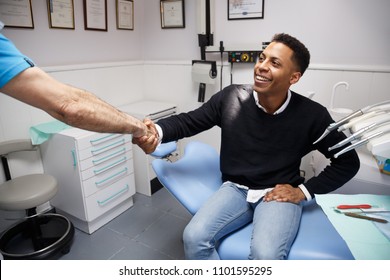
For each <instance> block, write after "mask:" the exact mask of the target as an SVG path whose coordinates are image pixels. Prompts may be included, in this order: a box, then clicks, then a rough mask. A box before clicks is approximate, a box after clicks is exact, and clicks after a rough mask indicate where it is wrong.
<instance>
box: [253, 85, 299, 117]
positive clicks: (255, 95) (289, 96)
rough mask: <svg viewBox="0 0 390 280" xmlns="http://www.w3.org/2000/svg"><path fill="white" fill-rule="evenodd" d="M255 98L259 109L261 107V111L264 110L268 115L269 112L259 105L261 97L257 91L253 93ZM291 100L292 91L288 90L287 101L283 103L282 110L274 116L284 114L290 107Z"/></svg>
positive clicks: (277, 111)
mask: <svg viewBox="0 0 390 280" xmlns="http://www.w3.org/2000/svg"><path fill="white" fill-rule="evenodd" d="M253 97H254V98H255V102H256V105H257V107H259V108H260V109H261V110H263V111H264V112H266V113H267V110H266V109H265V108H264V107H263V106H261V105H260V103H259V96H258V95H257V92H256V91H253ZM290 99H291V91H290V90H288V91H287V99H286V101H285V102H284V103H283V105H282V106H280V108H279V109H278V110H276V111H275V113H273V114H274V115H277V114H280V113H282V112H283V111H284V110H285V109H286V108H287V106H288V103H290Z"/></svg>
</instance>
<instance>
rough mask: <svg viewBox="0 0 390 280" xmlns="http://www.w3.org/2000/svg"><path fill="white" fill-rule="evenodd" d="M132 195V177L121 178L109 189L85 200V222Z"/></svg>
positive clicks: (133, 192) (133, 187)
mask: <svg viewBox="0 0 390 280" xmlns="http://www.w3.org/2000/svg"><path fill="white" fill-rule="evenodd" d="M134 194H135V185H134V177H133V175H129V176H126V177H125V178H122V179H121V180H119V181H118V182H116V183H114V184H112V185H111V186H110V187H108V188H105V189H103V190H101V191H99V192H97V193H95V194H93V195H91V196H90V197H88V198H86V201H85V203H86V220H87V221H88V222H90V221H93V220H94V219H96V218H97V217H99V216H100V215H102V214H104V213H105V212H107V211H109V210H110V209H112V208H113V207H115V206H117V205H118V204H119V203H121V202H123V201H124V200H126V199H127V198H129V197H131V196H132V195H134Z"/></svg>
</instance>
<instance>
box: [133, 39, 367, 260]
mask: <svg viewBox="0 0 390 280" xmlns="http://www.w3.org/2000/svg"><path fill="white" fill-rule="evenodd" d="M309 61H310V54H309V51H308V50H307V48H306V47H305V46H304V45H303V44H302V43H301V42H300V41H298V40H297V39H296V38H294V37H292V36H290V35H287V34H277V35H275V36H274V38H273V39H272V42H271V43H270V44H269V46H268V47H267V48H266V49H265V50H264V51H263V52H262V53H261V54H260V56H259V60H258V62H257V63H256V65H255V68H254V84H253V85H231V86H228V87H226V88H225V89H223V90H222V91H220V92H218V93H217V94H215V95H214V96H212V97H211V99H210V100H209V101H208V102H207V103H205V104H204V105H203V106H201V107H200V108H199V109H196V110H194V111H191V112H189V113H183V114H179V115H177V116H172V117H169V118H167V119H163V120H160V121H159V122H158V125H157V129H158V130H160V133H159V134H160V137H161V138H162V142H169V141H172V140H177V139H180V138H183V137H189V136H192V135H195V134H197V133H199V132H202V131H204V130H207V129H209V128H211V127H213V126H214V125H218V126H220V127H221V150H220V163H221V171H222V179H223V182H224V183H223V185H222V186H221V188H220V189H219V190H218V191H217V192H216V193H215V194H214V195H213V196H212V197H211V198H210V199H209V200H208V201H207V202H206V203H205V204H204V205H203V206H202V207H201V209H200V210H199V211H198V212H197V213H196V214H195V216H194V217H193V218H192V220H191V221H190V223H189V224H188V225H187V227H186V229H185V231H184V248H185V254H186V257H187V258H188V259H218V258H219V256H218V253H217V251H216V249H215V248H216V244H217V242H218V240H219V239H221V238H222V237H223V236H225V235H226V234H228V233H230V232H232V231H234V230H236V229H238V228H240V227H242V226H243V225H245V224H247V223H249V222H251V221H253V233H252V240H251V248H250V252H251V253H250V255H249V256H248V258H249V259H285V258H287V256H288V253H289V251H290V248H291V245H292V243H293V241H294V239H295V236H296V234H297V231H298V228H299V224H300V219H301V213H302V203H301V202H302V201H304V200H310V199H312V198H313V197H314V195H315V194H324V193H328V192H331V191H333V190H335V189H337V188H339V187H341V186H342V185H343V184H345V183H346V182H347V181H349V180H350V179H351V178H352V177H353V176H354V175H355V174H356V172H357V171H358V169H359V158H358V156H357V154H356V152H355V151H351V152H348V153H346V154H344V155H343V156H341V157H338V158H337V159H335V158H334V157H333V154H334V153H336V152H337V150H336V151H332V152H329V151H328V147H330V146H332V145H334V144H335V143H338V142H339V141H341V140H342V139H345V135H344V134H342V133H339V132H337V131H334V132H333V133H331V134H329V135H328V136H327V137H326V138H325V139H323V140H322V141H320V142H318V143H317V144H315V145H314V144H313V143H314V142H315V140H316V139H318V138H319V136H320V135H321V134H322V133H323V131H324V130H325V128H326V127H327V126H328V125H329V124H330V123H332V122H333V120H332V118H331V116H330V115H329V113H328V111H327V109H326V108H325V107H323V106H322V105H320V104H318V103H316V102H314V101H312V100H310V99H308V98H306V97H304V96H301V95H299V94H297V93H295V92H293V91H291V90H290V86H291V85H293V84H295V83H297V82H298V81H299V79H300V78H301V77H302V75H303V73H304V72H305V70H306V69H307V67H308V65H309ZM145 123H146V124H147V126H148V127H150V128H151V129H152V128H154V124H153V123H151V122H150V121H145ZM134 141H135V142H137V143H139V144H140V145H141V147H143V149H144V150H145V151H146V152H150V151H152V150H153V149H154V148H155V143H156V140H155V139H153V137H149V138H147V137H143V138H138V139H134ZM313 150H318V151H320V152H321V153H323V154H324V155H325V156H326V157H327V158H330V159H331V164H330V165H329V166H328V167H327V168H326V169H325V170H324V171H323V172H322V173H320V174H319V175H318V176H317V177H313V178H311V179H309V180H308V181H307V182H304V178H302V177H301V176H300V171H299V167H300V163H301V159H302V157H303V156H305V155H306V154H307V153H309V152H310V151H313ZM183 187H185V186H183Z"/></svg>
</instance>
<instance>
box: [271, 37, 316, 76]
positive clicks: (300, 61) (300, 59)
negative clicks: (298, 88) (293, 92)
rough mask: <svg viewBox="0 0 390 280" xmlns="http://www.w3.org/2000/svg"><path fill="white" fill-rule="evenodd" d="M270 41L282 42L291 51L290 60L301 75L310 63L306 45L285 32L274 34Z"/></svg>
mask: <svg viewBox="0 0 390 280" xmlns="http://www.w3.org/2000/svg"><path fill="white" fill-rule="evenodd" d="M272 42H277V43H282V44H284V45H286V46H287V47H289V48H290V49H291V50H292V51H293V56H292V60H293V62H295V63H296V64H297V66H298V68H299V71H300V72H301V74H302V75H303V73H304V72H305V71H306V69H307V67H309V63H310V52H309V50H308V49H307V48H306V46H305V45H304V44H303V43H301V42H300V41H299V40H298V39H296V38H295V37H292V36H291V35H288V34H286V33H279V34H275V36H274V37H273V38H272Z"/></svg>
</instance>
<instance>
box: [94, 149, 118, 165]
mask: <svg viewBox="0 0 390 280" xmlns="http://www.w3.org/2000/svg"><path fill="white" fill-rule="evenodd" d="M125 152H126V148H122V149H120V150H119V151H116V152H113V153H112V154H110V155H107V156H104V157H102V158H99V159H94V160H92V162H93V164H99V163H101V162H104V161H106V160H108V159H111V158H113V157H116V156H117V155H121V154H124V153H125Z"/></svg>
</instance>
